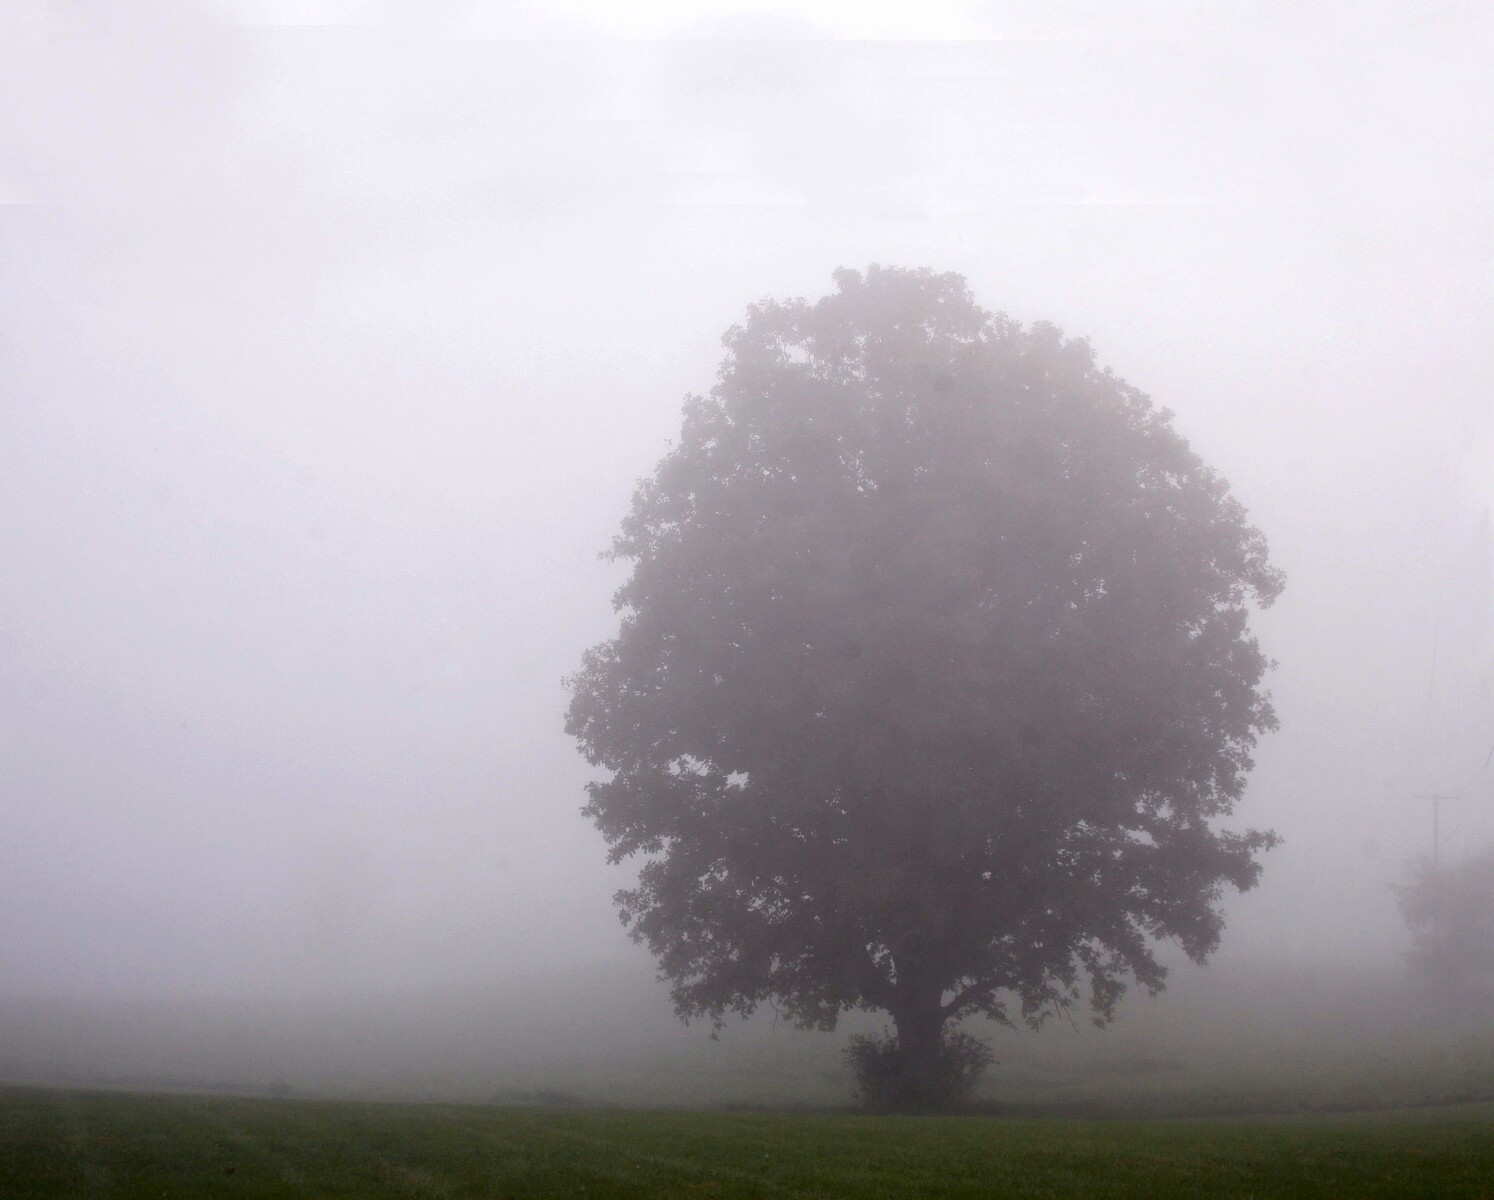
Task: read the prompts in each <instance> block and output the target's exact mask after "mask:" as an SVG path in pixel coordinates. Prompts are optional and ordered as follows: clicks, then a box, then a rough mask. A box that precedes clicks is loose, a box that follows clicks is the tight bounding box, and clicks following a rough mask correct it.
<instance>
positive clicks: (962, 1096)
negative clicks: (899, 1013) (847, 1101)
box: [845, 1029, 996, 1112]
mask: <svg viewBox="0 0 1494 1200" xmlns="http://www.w3.org/2000/svg"><path fill="white" fill-rule="evenodd" d="M995 1057H996V1056H995V1055H994V1054H993V1053H992V1051H991V1046H990V1043H989V1042H985V1041H982V1040H981V1039H980V1038H978V1037H974V1036H973V1035H971V1034H968V1033H966V1032H965V1031H964V1030H955V1029H945V1030H944V1032H943V1033H942V1034H941V1036H940V1039H939V1058H938V1061H937V1064H936V1066H935V1068H934V1071H933V1073H932V1074H933V1078H932V1080H931V1081H928V1082H925V1081H924V1080H921V1079H919V1080H913V1079H909V1078H908V1077H907V1071H908V1064H907V1062H906V1061H905V1059H904V1058H903V1056H902V1055H900V1054H899V1053H898V1046H897V1035H896V1034H893V1033H889V1032H888V1031H887V1030H885V1029H884V1030H883V1031H882V1032H881V1033H880V1034H876V1033H861V1034H857V1035H856V1036H855V1037H853V1038H852V1039H851V1040H850V1042H849V1043H848V1044H847V1045H846V1050H845V1059H846V1065H847V1066H848V1067H850V1068H851V1074H852V1075H853V1076H854V1078H855V1080H856V1098H857V1099H858V1100H859V1101H860V1102H861V1103H862V1104H864V1105H865V1106H866V1107H867V1108H870V1109H875V1110H877V1111H894V1110H896V1111H903V1112H907V1111H910V1110H918V1109H922V1108H933V1109H948V1108H958V1107H959V1106H960V1105H962V1104H966V1103H968V1102H969V1101H970V1098H971V1097H972V1096H973V1095H974V1094H975V1087H976V1084H978V1083H979V1082H980V1077H981V1074H982V1072H984V1071H985V1069H986V1068H987V1067H989V1066H990V1065H991V1063H993V1062H994V1061H995Z"/></svg>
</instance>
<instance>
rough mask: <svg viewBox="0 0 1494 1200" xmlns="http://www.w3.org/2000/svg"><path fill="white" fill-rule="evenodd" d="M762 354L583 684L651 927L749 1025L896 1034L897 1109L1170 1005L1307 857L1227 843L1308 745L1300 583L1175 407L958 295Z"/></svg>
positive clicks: (722, 385) (877, 310)
mask: <svg viewBox="0 0 1494 1200" xmlns="http://www.w3.org/2000/svg"><path fill="white" fill-rule="evenodd" d="M835 284H836V290H835V292H834V293H833V294H831V295H829V296H827V297H825V298H824V299H822V300H820V301H819V302H818V303H814V304H809V303H806V302H804V301H800V300H794V301H788V302H783V303H777V302H772V301H765V302H762V303H759V304H756V305H754V306H752V307H751V309H750V310H749V312H748V315H747V319H746V321H745V323H743V324H742V325H740V326H737V327H734V328H732V329H731V330H729V331H728V333H727V334H726V337H725V344H726V347H727V354H726V358H725V360H724V362H723V364H722V367H721V369H720V372H719V376H718V382H717V384H716V386H715V387H714V388H713V389H712V391H711V393H710V394H709V395H708V396H691V397H689V398H687V400H686V403H685V412H684V424H683V430H682V432H681V436H680V439H679V442H678V444H677V445H676V446H675V447H674V448H673V449H672V450H671V451H670V452H669V453H668V454H667V455H666V456H665V457H664V459H663V460H662V461H661V462H660V463H659V465H658V468H657V470H656V471H655V472H654V474H653V476H652V477H650V478H648V479H646V480H644V481H643V482H642V483H641V484H640V485H639V487H638V490H637V493H636V495H635V497H634V500H633V505H632V510H631V512H630V513H629V514H628V515H627V517H626V519H625V520H624V522H623V526H622V532H621V534H620V535H619V536H618V537H617V539H616V541H615V543H614V545H613V548H612V551H611V553H612V555H613V556H614V557H615V558H617V559H622V560H626V561H630V562H631V563H632V564H633V566H632V575H631V577H630V578H629V579H628V581H627V582H626V583H625V584H624V585H623V586H622V587H621V589H620V590H619V591H618V592H617V594H616V598H615V603H616V608H617V610H618V611H619V613H620V614H621V628H620V629H619V631H618V634H617V636H616V637H615V638H613V639H612V640H611V641H607V642H604V643H602V644H601V645H598V646H596V647H593V648H592V649H591V650H590V651H589V652H588V653H587V654H586V656H585V660H584V663H583V665H582V668H581V670H580V671H579V672H578V673H577V674H576V675H575V676H574V677H572V679H571V680H570V686H571V690H572V700H571V705H570V710H569V714H568V721H567V728H568V730H569V732H570V733H571V734H573V735H574V736H575V737H576V738H577V739H578V741H579V743H580V746H581V749H582V750H583V752H584V753H585V754H586V756H587V758H588V759H589V760H590V762H591V763H592V764H593V765H595V766H597V767H601V768H605V770H606V775H605V777H603V778H600V779H598V780H597V781H596V782H594V783H592V784H591V785H590V787H589V789H588V790H589V795H590V803H589V804H588V805H587V806H586V809H585V812H586V814H587V815H588V816H589V817H590V818H591V819H592V820H593V821H594V822H595V823H596V825H597V826H598V828H599V829H600V831H601V832H602V834H603V835H604V837H605V838H606V840H607V843H608V846H609V847H610V851H611V855H610V856H611V858H612V860H613V861H615V862H621V861H623V860H626V859H631V858H637V859H639V860H641V869H640V871H639V875H638V883H637V886H636V887H633V888H629V889H627V890H624V891H621V892H619V893H618V896H617V903H618V906H619V909H620V911H621V915H622V918H623V920H624V922H625V923H626V924H627V925H628V926H629V927H630V929H631V931H632V933H633V935H634V937H635V938H637V939H639V940H641V941H644V942H646V943H647V944H648V946H649V947H650V949H651V950H652V951H653V953H654V954H655V956H656V957H657V959H658V962H659V965H660V969H661V971H662V974H663V975H664V976H665V977H667V978H668V979H669V980H670V981H671V982H672V984H673V998H674V1002H675V1005H676V1008H677V1010H678V1013H679V1015H680V1016H681V1017H684V1018H687V1019H688V1018H691V1017H707V1018H710V1019H711V1020H713V1021H715V1022H717V1023H718V1024H719V1023H720V1022H721V1021H722V1019H723V1018H724V1017H725V1016H726V1015H727V1014H728V1013H732V1012H735V1013H738V1014H741V1015H743V1016H745V1015H748V1014H750V1013H751V1012H752V1011H753V1010H754V1009H755V1008H756V1007H757V1005H759V1004H760V1003H763V1002H772V1003H774V1004H775V1005H776V1006H777V1007H778V1008H779V1009H780V1010H781V1011H784V1012H786V1013H787V1014H788V1015H789V1016H790V1017H791V1018H792V1019H793V1020H795V1021H796V1022H797V1023H798V1024H800V1025H801V1026H804V1027H815V1028H831V1027H833V1026H834V1025H835V1023H836V1019H837V1017H838V1015H839V1014H841V1013H842V1012H843V1011H845V1010H847V1009H850V1008H862V1009H870V1010H877V1009H880V1010H885V1011H886V1012H887V1013H888V1014H890V1016H891V1018H892V1020H893V1022H894V1024H895V1026H896V1038H895V1041H894V1042H892V1043H891V1044H890V1045H889V1047H888V1050H889V1053H890V1055H891V1058H892V1065H893V1072H892V1074H893V1077H894V1079H895V1086H894V1089H893V1098H894V1100H895V1101H896V1102H898V1103H901V1104H905V1105H908V1106H923V1105H927V1104H931V1103H935V1102H937V1100H938V1098H939V1094H940V1087H941V1078H940V1064H941V1046H947V1045H948V1043H947V1042H946V1041H944V1038H945V1033H946V1029H947V1026H946V1023H947V1022H951V1021H953V1020H957V1019H958V1018H960V1017H964V1016H967V1015H975V1014H983V1015H985V1016H987V1017H991V1018H995V1019H997V1020H1002V1021H1010V1020H1012V1019H1015V1018H1025V1019H1026V1020H1027V1021H1029V1022H1030V1023H1034V1024H1036V1023H1038V1022H1040V1021H1041V1020H1042V1018H1043V1016H1044V1014H1046V1013H1050V1012H1053V1011H1056V1010H1058V1009H1062V1008H1066V1007H1068V1006H1071V1005H1074V1004H1077V1003H1082V1002H1083V1001H1084V1000H1085V999H1086V998H1087V1000H1088V1003H1089V1005H1090V1007H1091V1009H1092V1013H1093V1016H1094V1018H1095V1019H1096V1020H1097V1021H1099V1022H1102V1023H1103V1022H1104V1021H1106V1020H1108V1019H1109V1018H1110V1017H1111V1015H1112V1013H1113V1012H1114V1009H1115V1005H1116V1002H1117V1000H1118V999H1119V998H1120V996H1121V995H1122V993H1123V992H1124V991H1125V988H1126V986H1127V983H1128V981H1130V980H1133V979H1134V980H1135V981H1138V982H1139V983H1140V984H1141V985H1142V986H1143V987H1145V988H1147V989H1148V990H1150V991H1152V992H1155V991H1156V990H1158V989H1159V988H1160V987H1161V986H1162V983H1163V978H1164V974H1165V971H1164V968H1163V967H1162V966H1161V965H1160V964H1159V962H1158V961H1157V958H1156V957H1155V954H1154V948H1155V946H1156V943H1157V942H1158V941H1159V940H1174V941H1176V942H1177V943H1179V944H1180V945H1181V946H1182V948H1183V949H1184V950H1185V951H1186V952H1187V954H1188V955H1189V956H1190V957H1191V958H1193V959H1195V960H1198V961H1202V960H1203V959H1204V958H1205V956H1207V955H1208V954H1209V952H1210V951H1211V950H1213V949H1214V947H1215V946H1216V945H1217V943H1218V941H1219V937H1220V932H1221V929H1222V925H1223V922H1222V917H1221V913H1220V908H1219V902H1220V897H1221V894H1222V891H1223V889H1224V887H1225V886H1226V885H1228V886H1232V887H1234V888H1238V889H1241V890H1243V889H1246V888H1249V887H1250V886H1252V885H1253V884H1254V883H1255V881H1256V878H1257V876H1258V874H1259V870H1260V868H1259V864H1258V862H1257V855H1258V852H1260V851H1262V850H1263V849H1265V848H1267V847H1269V846H1270V845H1272V844H1273V842H1274V841H1275V838H1274V835H1272V834H1269V833H1262V832H1254V831H1229V830H1226V829H1224V828H1222V827H1221V825H1220V822H1221V820H1222V819H1223V818H1226V817H1228V816H1229V814H1230V812H1231V810H1232V808H1233V807H1234V805H1235V803H1236V802H1237V801H1238V800H1239V798H1240V795H1241V791H1242V788H1243V786H1244V783H1245V777H1246V773H1247V772H1248V770H1249V769H1250V766H1251V751H1252V748H1253V746H1254V745H1255V741H1256V738H1257V735H1258V734H1259V733H1261V732H1262V731H1264V730H1268V729H1271V728H1273V727H1274V726H1275V718H1274V715H1273V713H1272V710H1271V706H1270V703H1269V699H1268V697H1267V696H1266V694H1265V693H1264V692H1263V691H1262V690H1261V686H1260V685H1261V680H1262V677H1263V674H1264V673H1265V671H1266V670H1267V668H1268V666H1269V663H1268V661H1267V659H1266V658H1265V657H1264V655H1263V654H1262V653H1261V650H1260V648H1259V647H1258V645H1257V643H1256V640H1255V639H1254V638H1253V637H1252V636H1251V634H1250V631H1249V628H1248V610H1249V606H1250V604H1251V602H1252V601H1254V602H1255V603H1258V604H1260V605H1266V604H1269V603H1270V602H1271V600H1272V599H1274V597H1275V596H1276V594H1277V592H1278V591H1279V590H1280V588H1281V582H1282V580H1281V576H1280V574H1279V573H1278V572H1277V571H1276V570H1274V569H1273V568H1272V567H1271V566H1270V565H1269V563H1268V562H1267V557H1266V545H1265V541H1264V540H1263V538H1262V537H1261V535H1260V533H1259V532H1257V531H1256V530H1255V529H1253V528H1252V527H1251V526H1250V525H1249V524H1248V523H1247V520H1246V515H1245V512H1244V510H1243V509H1242V508H1241V506H1240V505H1239V503H1237V502H1236V501H1235V500H1234V499H1233V498H1232V497H1231V496H1230V494H1229V491H1228V489H1227V487H1226V485H1225V483H1224V481H1223V480H1222V479H1220V477H1219V476H1218V475H1216V474H1215V473H1214V472H1213V471H1212V470H1210V469H1209V468H1208V467H1207V466H1206V465H1205V464H1204V463H1203V462H1202V461H1200V459H1199V457H1198V456H1197V455H1196V454H1194V453H1193V452H1192V450H1190V449H1189V446H1188V443H1187V442H1186V441H1185V440H1184V439H1183V438H1182V437H1181V436H1180V435H1179V434H1178V433H1177V432H1176V431H1175V430H1174V429H1173V426H1172V420H1171V415H1170V414H1169V413H1168V412H1166V411H1165V410H1159V409H1157V408H1155V407H1154V406H1153V405H1152V404H1151V402H1150V401H1149V400H1148V398H1147V397H1146V396H1145V395H1143V394H1142V393H1141V392H1139V391H1137V390H1136V389H1135V388H1133V387H1131V386H1129V385H1128V384H1126V383H1124V382H1123V381H1122V380H1120V379H1119V378H1117V377H1116V376H1114V375H1113V374H1111V373H1110V372H1109V371H1108V370H1101V369H1100V368H1098V367H1097V366H1096V364H1095V359H1094V356H1093V354H1092V353H1091V351H1090V348H1089V345H1088V344H1087V343H1086V342H1084V341H1076V340H1066V339H1065V338H1064V337H1063V336H1062V334H1061V333H1060V332H1059V330H1057V329H1056V328H1054V327H1052V326H1051V325H1046V324H1038V325H1034V326H1032V327H1031V328H1024V327H1022V326H1021V325H1020V324H1018V323H1017V322H1015V321H1012V320H1010V319H1008V318H1007V317H1005V316H1000V315H992V314H991V313H988V312H986V311H984V310H982V309H981V308H979V307H978V306H977V305H976V304H975V302H974V301H973V299H972V297H971V295H970V293H969V291H968V289H967V287H966V284H965V281H964V280H963V279H962V278H961V277H960V276H958V275H952V274H935V273H933V272H930V271H927V270H919V271H908V270H894V269H888V268H878V267H872V268H871V269H870V270H869V271H868V272H866V273H865V274H861V273H859V272H857V271H852V270H842V271H839V272H837V273H836V275H835Z"/></svg>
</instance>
